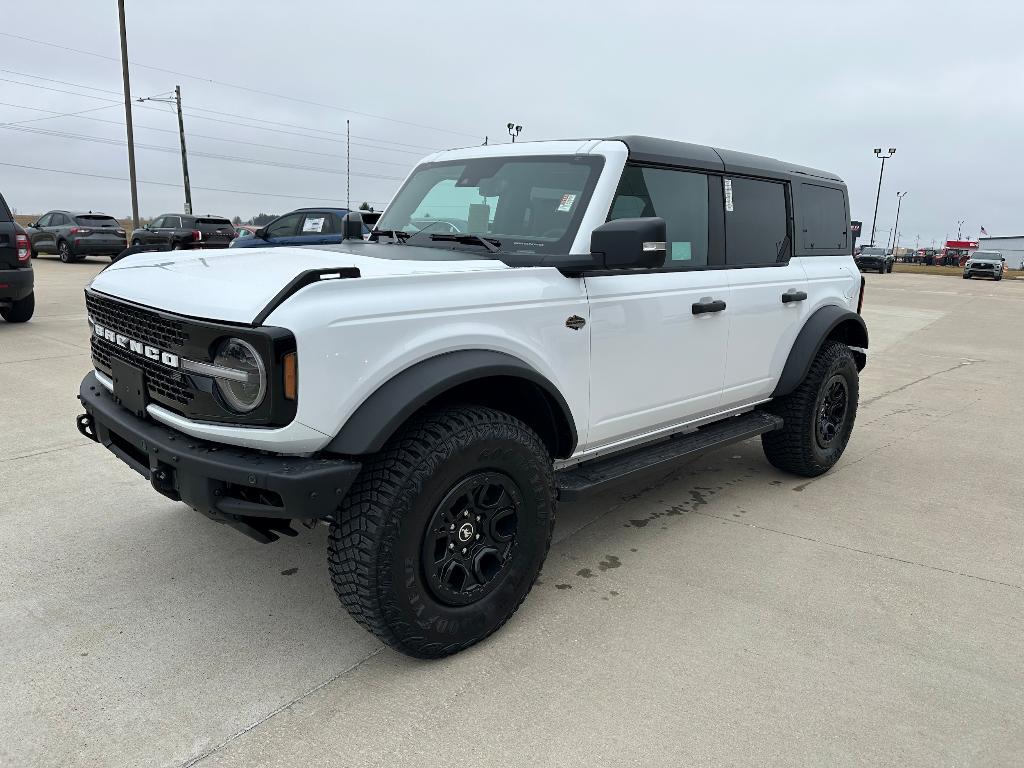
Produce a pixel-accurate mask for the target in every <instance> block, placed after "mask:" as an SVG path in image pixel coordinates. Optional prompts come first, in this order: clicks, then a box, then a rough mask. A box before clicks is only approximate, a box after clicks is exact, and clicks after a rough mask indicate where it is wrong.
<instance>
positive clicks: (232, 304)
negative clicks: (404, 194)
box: [90, 243, 508, 324]
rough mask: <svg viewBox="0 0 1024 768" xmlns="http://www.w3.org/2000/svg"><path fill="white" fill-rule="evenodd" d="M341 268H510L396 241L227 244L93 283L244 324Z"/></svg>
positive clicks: (141, 260) (153, 257) (157, 258)
mask: <svg viewBox="0 0 1024 768" xmlns="http://www.w3.org/2000/svg"><path fill="white" fill-rule="evenodd" d="M342 267H356V268H357V269H358V270H359V273H360V277H358V278H350V279H358V280H380V279H387V278H389V277H401V276H409V275H416V274H425V275H427V274H431V275H432V274H443V273H456V272H477V271H485V270H487V271H490V270H501V269H508V267H507V266H506V265H505V264H504V263H502V262H500V261H497V260H494V259H487V258H481V257H479V256H478V255H477V254H474V253H467V252H465V251H450V250H447V249H440V248H419V247H415V246H408V245H397V244H396V245H383V244H376V243H353V244H352V245H351V246H349V245H348V244H343V245H335V246H325V247H323V248H311V247H302V248H288V247H283V248H243V249H234V248H230V249H224V250H216V251H214V250H210V251H173V252H161V253H138V254H134V255H132V256H128V257H126V258H124V259H121V260H120V261H118V262H116V263H114V264H111V265H110V266H109V267H107V268H106V269H105V270H103V271H102V272H100V274H99V275H97V276H96V277H95V278H94V279H93V281H92V283H91V284H90V287H91V288H92V289H93V290H96V291H99V292H101V293H105V294H107V295H110V296H113V297H115V298H121V299H125V300H126V301H131V302H134V303H136V304H141V305H144V306H147V307H153V308H155V309H162V310H164V311H167V312H174V313H176V314H180V315H186V316H188V317H196V318H203V319H207V320H220V321H226V322H232V323H246V324H248V323H252V322H253V320H254V319H255V318H256V316H257V315H259V313H260V312H261V311H262V310H263V309H264V308H265V307H266V306H267V305H268V304H269V303H270V302H271V301H272V300H273V299H274V298H275V297H276V296H277V295H278V294H279V293H280V292H281V291H282V290H283V289H284V288H285V287H287V286H288V285H289V283H291V282H292V280H294V279H295V278H296V277H298V276H299V275H301V274H302V273H303V272H306V271H308V270H330V269H337V268H342Z"/></svg>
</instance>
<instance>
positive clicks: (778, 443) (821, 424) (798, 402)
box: [761, 341, 859, 477]
mask: <svg viewBox="0 0 1024 768" xmlns="http://www.w3.org/2000/svg"><path fill="white" fill-rule="evenodd" d="M858 397H859V384H858V376H857V364H856V362H855V361H854V359H853V354H852V353H851V352H850V348H849V347H847V346H846V345H845V344H841V343H840V342H838V341H826V342H825V343H824V344H823V345H822V347H821V349H820V350H819V351H818V354H817V356H816V357H815V358H814V362H813V363H811V369H810V370H809V371H808V372H807V376H805V377H804V380H803V381H802V382H801V383H800V386H798V387H797V388H796V389H795V390H793V392H791V393H790V394H788V395H786V396H785V397H781V398H779V399H778V400H776V401H774V402H773V403H772V405H771V409H770V410H771V411H772V412H773V413H775V414H777V415H779V416H781V417H782V418H783V421H784V422H785V424H784V426H783V427H782V429H778V430H775V431H774V432H766V433H765V434H763V435H761V446H762V448H763V449H764V454H765V456H766V457H767V458H768V461H769V462H771V464H772V465H773V466H776V467H778V468H779V469H782V470H785V471H786V472H792V473H794V474H797V475H801V476H803V477H817V476H818V475H822V474H824V473H825V472H828V470H829V469H831V468H832V467H833V465H835V463H836V462H837V461H839V457H840V456H842V455H843V451H844V450H846V444H847V443H848V442H849V440H850V434H851V432H852V431H853V423H854V420H855V419H856V417H857V401H858Z"/></svg>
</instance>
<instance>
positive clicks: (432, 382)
mask: <svg viewBox="0 0 1024 768" xmlns="http://www.w3.org/2000/svg"><path fill="white" fill-rule="evenodd" d="M495 376H500V377H511V378H514V379H521V380H525V381H527V382H530V383H532V384H536V385H537V386H539V387H540V388H541V389H542V390H544V392H545V393H546V394H547V395H548V396H549V397H550V399H551V401H552V402H553V404H554V405H556V406H557V409H558V410H560V411H561V414H560V415H561V417H562V418H563V419H564V423H565V425H566V426H567V427H568V430H569V432H570V440H569V443H570V445H569V446H568V452H567V453H566V456H568V455H570V454H571V453H572V452H573V451H574V450H575V449H576V443H577V440H578V435H577V432H576V424H575V421H574V420H573V416H572V411H571V410H570V409H569V404H568V403H567V402H566V401H565V398H564V397H563V396H562V394H561V393H560V392H559V391H558V388H557V387H555V385H554V384H552V383H551V382H550V381H548V379H547V378H546V377H544V376H543V375H541V374H540V373H539V372H537V371H536V370H535V369H534V368H533V367H532V366H530V365H529V364H528V363H525V362H523V361H522V360H520V359H519V358H517V357H514V356H512V355H509V354H506V353H504V352H495V351H493V350H485V349H468V350H458V351H455V352H446V353H443V354H440V355H437V356H436V357H431V358H428V359H426V360H423V361H421V362H419V363H416V364H414V365H412V366H410V367H408V368H406V369H405V370H403V371H401V372H400V373H398V374H396V375H395V376H393V377H392V378H391V379H389V380H388V381H387V382H385V383H384V384H382V385H381V386H380V387H378V388H377V390H376V391H375V392H374V393H373V394H372V395H370V396H369V397H368V398H366V400H364V401H363V402H362V404H361V405H360V406H359V407H358V408H356V410H355V412H354V413H353V414H352V415H351V416H350V417H349V418H348V420H347V421H346V422H345V424H344V425H343V426H342V428H341V430H340V431H339V432H338V434H337V435H336V436H335V437H334V439H332V440H331V442H330V443H328V444H327V446H326V447H325V448H324V450H325V451H327V452H329V453H337V454H342V455H346V456H360V455H363V454H368V453H376V452H377V451H379V450H381V449H382V448H383V447H384V444H385V443H386V442H387V441H388V439H389V438H390V437H391V436H392V435H393V434H395V432H396V431H398V429H399V427H401V426H402V424H404V423H405V422H406V421H407V420H408V419H409V417H410V416H412V415H413V414H414V413H416V411H418V410H419V409H420V408H422V407H423V406H425V405H426V404H427V403H429V402H430V401H431V400H434V399H436V398H438V397H440V396H441V395H444V394H445V393H446V392H448V391H450V390H452V389H453V388H455V387H458V386H460V385H462V384H467V383H469V382H472V381H474V380H477V379H485V378H490V377H495Z"/></svg>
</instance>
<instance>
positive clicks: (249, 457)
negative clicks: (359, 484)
mask: <svg viewBox="0 0 1024 768" xmlns="http://www.w3.org/2000/svg"><path fill="white" fill-rule="evenodd" d="M78 398H79V400H81V402H82V405H83V406H84V407H85V411H86V413H85V414H84V415H82V416H79V417H78V419H79V420H78V429H79V431H80V432H82V434H84V435H86V436H87V437H90V438H91V439H94V440H96V441H97V442H98V443H100V444H101V445H103V446H104V447H106V448H107V449H108V450H109V451H111V453H113V454H114V455H115V456H117V457H118V458H119V459H121V460H122V461H123V462H125V463H126V464H127V465H128V466H130V467H131V468H132V469H134V470H135V471H136V472H138V473H139V474H140V475H142V476H143V477H145V478H146V479H147V480H149V481H150V483H151V484H152V486H153V487H154V488H155V489H156V490H157V491H159V492H160V493H162V494H163V495H164V496H167V497H168V498H170V499H173V500H175V501H183V502H185V503H186V504H188V505H189V506H190V507H192V508H194V509H196V510H198V511H200V512H202V513H203V514H205V515H207V516H208V517H211V518H213V519H214V520H217V521H219V522H223V523H227V524H228V525H231V526H233V527H235V528H238V529H239V530H241V531H242V532H243V533H246V534H247V535H249V536H252V537H253V538H255V539H257V540H259V541H263V542H269V541H274V540H276V539H277V538H278V534H282V533H283V534H286V535H294V531H293V530H292V529H291V527H290V526H289V525H288V521H290V520H293V519H299V520H316V519H319V518H324V517H328V516H330V515H332V514H333V513H334V511H335V510H336V509H337V508H338V505H339V504H340V503H341V500H342V498H343V497H344V496H345V494H346V493H347V492H348V489H349V487H350V486H351V485H352V483H353V482H354V481H355V479H356V476H357V475H358V474H359V471H360V469H361V465H360V464H358V463H357V462H354V461H348V460H346V459H336V458H301V457H293V456H279V455H276V454H267V453H263V452H261V451H256V450H252V449H248V448H238V447H235V446H228V445H221V444H217V443H211V442H208V441H205V440H197V439H196V438H193V437H190V436H188V435H186V434H184V433H182V432H178V431H177V430H174V429H171V428H169V427H165V426H163V425H161V424H157V423H154V422H152V421H149V420H148V419H142V418H139V417H138V416H135V415H134V414H133V413H131V412H130V411H128V410H127V409H126V408H123V407H122V406H121V405H119V404H118V403H117V402H116V401H115V400H114V397H113V395H112V394H111V392H110V391H109V390H108V389H107V388H106V387H104V386H103V385H102V384H101V383H100V382H99V380H98V379H97V378H96V374H95V373H93V372H90V373H89V374H88V375H87V376H86V377H85V378H84V379H83V380H82V384H81V387H80V388H79V394H78Z"/></svg>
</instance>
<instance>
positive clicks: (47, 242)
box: [26, 211, 126, 264]
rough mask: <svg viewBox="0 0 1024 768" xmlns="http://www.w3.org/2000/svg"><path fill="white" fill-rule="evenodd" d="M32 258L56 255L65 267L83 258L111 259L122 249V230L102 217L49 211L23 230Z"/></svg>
mask: <svg viewBox="0 0 1024 768" xmlns="http://www.w3.org/2000/svg"><path fill="white" fill-rule="evenodd" d="M26 232H27V233H28V237H29V240H30V241H31V244H32V255H33V256H36V255H38V254H40V253H56V254H57V255H58V256H60V260H61V261H63V262H64V263H65V264H67V263H68V262H70V261H82V260H83V259H84V258H85V257H86V256H110V257H111V258H113V257H114V256H116V255H117V254H119V253H120V252H121V251H123V250H124V249H125V245H126V242H125V236H124V229H122V228H121V224H120V222H118V220H117V219H115V218H114V217H113V216H108V215H107V214H105V213H93V212H92V211H88V212H85V213H82V212H75V211H50V212H49V213H47V214H45V215H44V216H40V217H39V221H36V222H34V223H32V224H29V225H28V227H27V228H26Z"/></svg>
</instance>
